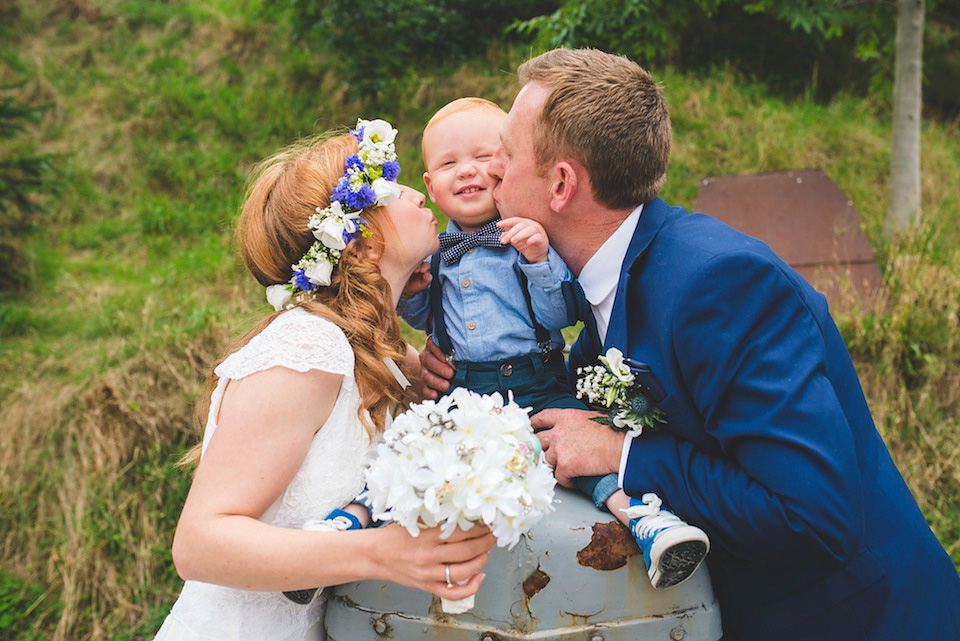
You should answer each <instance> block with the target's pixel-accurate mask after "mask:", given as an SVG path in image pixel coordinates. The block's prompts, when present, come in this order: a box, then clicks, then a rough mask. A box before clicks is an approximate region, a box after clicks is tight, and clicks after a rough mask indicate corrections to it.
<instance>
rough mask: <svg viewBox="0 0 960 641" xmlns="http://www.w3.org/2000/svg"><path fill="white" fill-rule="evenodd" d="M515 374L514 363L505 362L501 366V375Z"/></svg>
mask: <svg viewBox="0 0 960 641" xmlns="http://www.w3.org/2000/svg"><path fill="white" fill-rule="evenodd" d="M511 374H513V365H511V364H510V363H504V364H503V365H501V366H500V375H501V376H510V375H511Z"/></svg>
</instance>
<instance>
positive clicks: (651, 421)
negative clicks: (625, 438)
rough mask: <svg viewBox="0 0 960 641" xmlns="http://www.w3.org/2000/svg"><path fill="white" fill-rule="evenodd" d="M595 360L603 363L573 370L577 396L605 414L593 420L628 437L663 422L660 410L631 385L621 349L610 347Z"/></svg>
mask: <svg viewBox="0 0 960 641" xmlns="http://www.w3.org/2000/svg"><path fill="white" fill-rule="evenodd" d="M599 360H600V362H601V363H603V365H594V366H593V367H580V368H578V369H577V376H578V378H577V390H576V392H577V398H582V399H585V400H586V401H587V404H588V405H590V406H591V407H592V408H593V409H596V410H598V411H600V412H603V413H604V414H606V416H604V417H600V418H597V419H594V420H596V421H597V422H599V423H602V424H604V425H608V426H610V427H612V428H613V429H615V430H618V431H626V432H628V433H629V434H630V435H631V436H639V435H640V433H641V432H642V431H643V429H644V428H648V429H654V428H656V427H657V424H658V423H665V422H666V415H665V414H664V413H663V411H662V410H661V409H660V408H659V407H655V406H654V404H653V402H652V401H651V400H650V399H649V398H647V396H646V394H644V393H643V391H642V390H641V389H640V388H639V386H638V385H636V384H635V383H636V376H635V375H634V373H633V371H632V370H631V369H630V365H629V364H628V363H627V360H626V359H625V358H624V356H623V352H621V351H620V350H619V349H617V348H615V347H611V348H610V349H608V350H607V353H606V354H604V355H602V356H600V357H599Z"/></svg>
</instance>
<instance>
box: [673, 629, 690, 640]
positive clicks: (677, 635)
mask: <svg viewBox="0 0 960 641" xmlns="http://www.w3.org/2000/svg"><path fill="white" fill-rule="evenodd" d="M685 636H687V631H686V630H684V629H683V628H674V629H672V630H670V638H671V639H673V641H680V639H682V638H683V637H685Z"/></svg>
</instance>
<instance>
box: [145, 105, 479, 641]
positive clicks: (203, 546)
mask: <svg viewBox="0 0 960 641" xmlns="http://www.w3.org/2000/svg"><path fill="white" fill-rule="evenodd" d="M395 135H396V131H395V130H394V129H393V128H392V127H390V125H389V124H387V123H386V122H384V121H382V120H375V121H372V122H371V121H363V120H361V121H360V122H359V123H358V126H357V129H356V130H355V131H352V132H351V133H350V134H349V135H341V136H337V137H321V138H314V139H308V140H304V141H301V142H299V143H297V144H295V145H293V146H291V147H289V148H287V149H284V150H282V151H280V152H279V153H277V154H275V155H274V156H272V157H270V158H268V159H267V160H265V161H263V162H262V163H261V164H260V165H259V166H258V168H257V169H256V171H255V173H254V175H253V177H252V179H251V182H250V186H249V188H248V192H247V196H246V200H245V203H244V205H243V208H242V211H241V213H240V216H239V219H238V222H237V236H238V241H239V246H240V251H241V254H242V256H243V260H244V262H245V263H246V266H247V268H248V269H249V270H250V271H251V272H252V274H253V276H254V277H255V278H256V279H257V281H258V282H259V283H260V284H261V285H264V286H267V291H268V300H270V302H271V303H273V304H274V306H275V308H276V309H277V312H276V313H274V314H271V315H270V316H268V317H267V318H265V319H263V320H262V321H261V322H260V323H258V324H257V326H256V327H254V328H253V329H252V330H251V331H250V332H249V333H248V334H247V335H246V336H245V337H244V338H243V339H242V340H241V341H240V343H239V346H238V347H237V348H236V349H235V350H234V351H233V352H232V353H230V354H229V355H228V356H227V357H226V358H224V359H223V360H221V361H220V362H219V363H218V364H217V365H216V367H215V369H214V376H213V377H212V381H211V386H210V387H211V394H210V406H209V412H208V416H207V424H206V429H205V432H204V436H203V442H202V444H201V445H200V446H198V447H197V448H196V450H195V451H194V452H193V455H194V460H196V461H197V463H198V465H197V468H196V473H195V475H194V478H193V482H192V485H191V487H190V492H189V494H188V496H187V499H186V503H185V504H184V506H183V513H182V514H181V516H180V521H179V523H178V525H177V531H176V535H175V537H174V541H173V560H174V563H175V565H176V568H177V572H178V573H179V574H180V576H182V577H183V578H184V579H185V580H186V582H185V584H184V586H183V591H182V592H181V594H180V597H179V599H178V600H177V602H176V604H174V606H173V609H172V610H171V612H170V614H169V615H168V617H167V618H166V620H165V622H164V623H163V626H162V627H161V628H160V631H159V632H158V633H157V637H156V639H158V640H162V641H172V640H177V641H179V640H187V639H190V640H200V639H203V640H214V639H217V640H220V639H223V640H250V641H262V640H265V639H270V640H271V641H287V640H290V641H301V640H302V639H323V638H324V636H325V635H324V632H323V625H322V619H323V613H324V607H325V596H326V595H325V594H324V590H318V591H316V592H315V593H314V592H313V591H309V590H308V589H309V588H314V587H317V586H321V587H322V586H331V585H336V584H340V583H346V582H350V581H357V580H362V579H379V580H388V581H394V582H396V583H400V584H403V585H406V586H410V587H415V588H419V589H421V590H426V591H429V592H431V593H433V594H435V595H437V596H440V597H444V598H447V599H461V598H464V597H467V596H469V595H472V594H474V593H476V591H477V589H478V588H479V587H480V582H481V581H482V580H483V575H482V574H479V572H480V570H481V568H482V567H483V565H484V563H485V562H486V560H487V558H488V556H489V553H490V549H491V548H492V546H493V543H494V539H493V536H492V535H491V534H490V532H489V530H487V529H486V528H479V527H477V528H473V529H472V530H469V531H466V532H463V531H458V532H457V533H455V534H454V535H453V536H451V537H450V538H448V539H443V540H441V539H439V536H438V535H439V532H438V530H436V529H433V530H424V531H422V532H421V533H420V536H418V537H411V536H410V534H409V533H408V532H407V531H406V530H405V529H403V528H401V527H399V526H397V525H388V526H386V527H380V528H371V529H359V530H356V531H353V530H352V529H351V531H339V530H338V528H337V527H322V529H323V530H326V531H317V527H313V523H316V522H318V521H319V522H320V526H323V525H324V524H329V523H330V521H329V520H326V521H325V520H324V519H325V517H327V516H328V515H330V514H331V512H335V513H339V514H341V515H343V511H342V510H338V509H337V508H340V507H342V506H344V505H347V504H349V503H351V501H352V499H354V498H355V497H356V496H357V495H358V494H359V493H360V492H361V490H362V489H363V480H362V459H363V456H364V454H365V452H366V451H367V450H368V448H369V447H370V445H371V440H372V438H373V437H374V436H375V435H376V434H378V433H380V432H382V431H383V429H384V428H385V425H386V424H387V423H388V421H389V420H390V417H391V415H392V414H394V413H396V412H397V411H398V410H401V409H403V408H404V407H405V405H406V403H408V402H409V401H410V400H413V399H412V398H411V393H410V389H409V388H407V387H406V385H405V384H406V376H409V375H411V374H412V373H414V372H415V371H416V370H415V368H416V367H417V365H416V359H415V358H408V353H407V352H408V347H407V346H406V344H405V343H404V342H403V340H402V339H401V337H400V330H399V325H398V321H397V316H396V313H395V311H394V309H395V307H396V303H397V299H398V298H399V296H400V293H401V291H402V289H403V286H404V284H405V283H406V282H407V280H408V279H409V278H410V276H411V275H412V274H413V273H414V271H415V270H416V268H417V267H418V266H419V265H420V264H421V263H422V262H423V260H424V259H425V258H426V257H427V256H429V255H430V254H432V253H433V252H434V251H435V250H436V248H437V236H436V230H435V227H436V221H435V219H434V217H433V215H432V213H431V212H430V210H429V209H426V208H424V206H423V205H424V196H423V195H422V194H421V193H420V192H418V191H416V190H414V189H411V188H409V187H405V186H400V185H398V184H397V183H396V182H395V180H396V176H397V173H398V171H399V166H398V165H397V163H396V155H395V153H394V149H393V139H394V136H395ZM411 351H412V350H411ZM344 516H347V519H343V518H340V519H334V521H338V520H339V521H341V522H343V523H353V524H354V525H359V523H357V519H356V518H351V517H349V515H344ZM342 528H343V526H342V525H341V526H339V529H342ZM468 577H472V578H470V580H469V581H468V582H466V583H465V584H464V585H462V586H461V585H458V584H457V581H458V580H465V579H467V578H468ZM298 591H299V592H298ZM283 592H291V593H293V594H298V595H300V596H301V597H302V596H303V595H306V596H307V598H305V599H300V600H301V601H306V603H298V602H295V601H294V600H292V599H291V598H287V597H286V596H284V594H282V593H283Z"/></svg>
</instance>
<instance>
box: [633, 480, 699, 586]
mask: <svg viewBox="0 0 960 641" xmlns="http://www.w3.org/2000/svg"><path fill="white" fill-rule="evenodd" d="M661 506H662V503H661V501H660V497H658V496H657V495H656V494H653V493H648V494H644V495H643V499H641V500H637V499H635V498H631V499H630V507H628V508H627V509H626V510H624V512H625V513H626V515H627V517H628V518H629V519H630V531H631V532H632V533H633V535H634V536H635V537H636V539H637V545H638V546H640V549H641V550H643V560H644V562H645V563H646V564H647V575H648V576H649V577H650V583H651V584H652V585H653V587H654V588H656V589H657V590H662V589H664V588H671V587H673V586H675V585H679V584H681V583H683V582H684V581H686V580H687V579H689V578H690V577H691V576H692V575H693V573H694V572H696V570H697V568H698V567H700V563H701V562H702V561H703V558H704V557H705V556H706V555H707V552H708V551H709V550H710V539H708V538H707V535H706V533H705V532H704V531H703V530H701V529H700V528H698V527H694V526H693V525H689V524H688V523H685V522H684V521H682V520H681V519H680V517H678V516H677V515H676V514H674V513H672V512H669V511H667V510H665V509H663V507H661Z"/></svg>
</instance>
